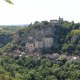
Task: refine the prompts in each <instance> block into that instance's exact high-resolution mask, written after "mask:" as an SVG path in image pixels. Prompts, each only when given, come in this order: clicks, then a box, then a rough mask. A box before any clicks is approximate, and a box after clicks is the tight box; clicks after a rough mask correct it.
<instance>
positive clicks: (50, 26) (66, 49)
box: [14, 18, 80, 55]
mask: <svg viewBox="0 0 80 80" xmlns="http://www.w3.org/2000/svg"><path fill="white" fill-rule="evenodd" d="M79 34H80V23H74V22H68V21H65V20H63V19H62V18H60V19H59V20H51V21H50V22H48V21H42V22H38V21H36V22H35V23H34V24H31V25H29V27H28V28H24V29H22V30H19V31H18V32H17V33H16V34H15V36H14V47H15V51H16V50H19V51H21V52H25V54H28V53H31V54H32V53H40V54H46V53H47V54H53V53H58V54H63V53H64V54H69V55H79V52H80V35H79Z"/></svg>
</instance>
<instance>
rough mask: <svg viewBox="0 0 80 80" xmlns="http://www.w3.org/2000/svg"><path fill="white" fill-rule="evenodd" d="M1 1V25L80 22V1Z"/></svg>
mask: <svg viewBox="0 0 80 80" xmlns="http://www.w3.org/2000/svg"><path fill="white" fill-rule="evenodd" d="M12 1H13V3H14V5H10V4H8V3H6V2H4V1H3V0H1V1H0V25H10V24H11V25H12V24H29V23H31V22H34V21H43V20H48V21H49V20H51V19H58V18H59V16H60V17H62V18H63V19H65V20H68V21H72V20H73V21H75V22H80V10H79V8H80V0H12Z"/></svg>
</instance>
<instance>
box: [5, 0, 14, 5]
mask: <svg viewBox="0 0 80 80" xmlns="http://www.w3.org/2000/svg"><path fill="white" fill-rule="evenodd" d="M4 1H6V2H8V3H9V4H13V2H12V1H11V0H4Z"/></svg>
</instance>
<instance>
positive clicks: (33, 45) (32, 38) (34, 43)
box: [15, 20, 60, 53]
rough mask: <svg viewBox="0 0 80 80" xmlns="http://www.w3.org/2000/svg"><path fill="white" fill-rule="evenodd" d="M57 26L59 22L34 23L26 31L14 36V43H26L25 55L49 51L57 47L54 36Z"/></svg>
mask: <svg viewBox="0 0 80 80" xmlns="http://www.w3.org/2000/svg"><path fill="white" fill-rule="evenodd" d="M59 26H60V23H59V20H51V21H50V22H47V21H43V22H41V23H40V22H35V23H34V24H33V25H32V27H28V29H26V30H23V31H20V32H18V33H17V34H16V36H15V37H16V38H15V41H16V42H20V41H25V42H26V46H25V52H26V53H31V52H33V51H36V50H37V51H39V52H42V50H43V49H45V50H46V49H49V50H51V49H52V48H54V47H56V46H58V45H57V41H56V38H55V36H54V34H55V30H57V29H58V28H59ZM54 44H55V45H56V46H55V45H54Z"/></svg>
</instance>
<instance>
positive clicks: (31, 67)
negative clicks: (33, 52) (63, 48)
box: [0, 56, 80, 80]
mask: <svg viewBox="0 0 80 80" xmlns="http://www.w3.org/2000/svg"><path fill="white" fill-rule="evenodd" d="M56 62H57V61H56ZM58 62H61V63H62V65H61V64H59V63H54V61H52V60H49V59H47V58H40V59H38V58H35V57H31V56H28V57H19V58H18V59H16V58H15V57H14V58H13V57H10V56H0V80H77V79H80V67H79V66H80V61H66V62H65V63H64V61H63V60H60V61H58ZM3 63H4V65H3Z"/></svg>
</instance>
